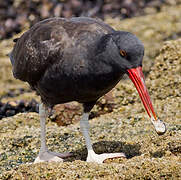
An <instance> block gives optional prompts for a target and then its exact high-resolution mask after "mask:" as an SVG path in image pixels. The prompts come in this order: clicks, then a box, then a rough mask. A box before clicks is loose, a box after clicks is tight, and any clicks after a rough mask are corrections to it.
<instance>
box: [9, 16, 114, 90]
mask: <svg viewBox="0 0 181 180" xmlns="http://www.w3.org/2000/svg"><path fill="white" fill-rule="evenodd" d="M111 32H113V29H112V28H111V27H109V26H108V25H106V24H104V23H103V22H102V21H98V20H94V19H91V18H72V19H63V18H50V19H47V20H44V21H41V22H39V23H37V24H35V25H34V26H33V27H32V28H31V29H30V30H29V31H27V32H25V33H24V34H23V35H22V36H21V37H20V38H19V39H18V40H17V42H16V44H15V47H14V49H13V51H12V53H11V59H12V60H13V74H14V76H15V77H16V78H17V79H20V80H23V81H27V82H29V83H30V85H32V86H33V85H34V84H36V82H37V81H39V80H40V79H41V78H42V76H43V75H44V73H45V72H46V70H47V69H48V68H49V67H51V66H52V65H53V64H55V63H59V64H61V61H62V60H63V56H64V54H65V53H66V50H67V49H71V47H74V46H77V45H79V46H81V47H83V46H84V48H85V47H86V46H87V45H89V44H90V42H91V41H94V40H95V39H96V37H97V35H98V34H107V33H111ZM82 37H83V38H82Z"/></svg>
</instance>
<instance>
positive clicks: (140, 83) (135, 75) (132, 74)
mask: <svg viewBox="0 0 181 180" xmlns="http://www.w3.org/2000/svg"><path fill="white" fill-rule="evenodd" d="M128 73H129V78H130V79H131V80H132V82H133V83H134V85H135V87H136V89H137V91H138V93H139V95H140V98H141V100H142V102H143V105H144V107H145V109H146V111H147V113H148V115H149V117H150V118H151V117H154V119H155V120H157V117H156V114H155V112H154V109H153V105H152V102H151V99H150V96H149V93H148V90H147V88H146V85H145V81H144V75H143V71H142V67H137V68H132V69H129V70H128Z"/></svg>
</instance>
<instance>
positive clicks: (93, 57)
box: [9, 17, 166, 163]
mask: <svg viewBox="0 0 181 180" xmlns="http://www.w3.org/2000/svg"><path fill="white" fill-rule="evenodd" d="M9 57H10V61H11V64H12V73H13V75H14V77H15V78H16V79H19V80H22V81H25V82H28V84H29V85H30V87H31V88H32V89H33V90H35V91H36V93H37V94H38V95H39V96H40V97H41V103H40V105H39V115H40V127H41V132H40V137H41V147H40V151H39V154H38V156H37V158H36V159H35V161H34V163H39V162H50V161H57V162H62V161H63V159H64V158H67V157H69V156H71V153H58V152H52V151H49V150H48V147H47V144H46V137H45V136H46V127H45V122H46V118H47V116H48V110H49V109H52V108H53V106H55V105H56V104H61V103H67V102H71V101H77V102H79V103H80V104H82V106H83V113H82V118H81V120H80V131H81V132H82V134H83V136H84V138H85V143H86V147H87V151H88V155H87V159H86V161H87V162H97V163H103V162H104V161H105V160H106V159H109V158H116V157H122V156H123V157H125V155H124V154H123V153H121V152H120V153H103V154H96V153H95V151H94V150H93V147H92V142H91V139H90V134H89V113H90V111H91V109H92V108H93V106H94V105H95V103H96V102H97V101H98V100H99V98H100V97H102V96H103V95H104V94H106V93H107V92H109V91H110V90H111V89H113V88H114V87H115V86H116V84H117V83H118V82H119V81H120V80H121V78H122V77H123V75H124V74H127V75H128V76H129V78H130V79H131V81H132V82H133V84H134V85H135V87H136V89H137V91H138V93H139V95H140V98H141V100H142V102H143V105H144V107H145V109H146V111H147V113H148V116H149V118H150V119H151V122H152V123H153V125H154V127H155V130H156V131H157V133H158V134H163V133H165V131H166V126H165V123H164V122H163V121H161V120H159V119H158V118H157V115H156V113H155V111H154V108H153V105H152V102H151V99H150V96H149V93H148V90H147V88H146V85H145V79H144V75H143V71H142V61H143V57H144V45H143V43H142V42H141V41H140V40H139V39H138V38H137V37H136V36H135V35H134V34H132V33H130V32H127V31H117V30H114V29H113V28H112V27H111V26H109V25H108V24H106V23H104V22H103V21H102V20H99V19H95V18H88V17H72V18H61V17H53V18H48V19H45V20H42V21H40V22H38V23H36V24H35V25H33V26H32V27H31V28H30V29H29V30H28V31H26V32H25V33H24V34H23V35H22V36H21V37H20V38H17V39H15V44H14V48H13V50H12V51H11V52H10V54H9Z"/></svg>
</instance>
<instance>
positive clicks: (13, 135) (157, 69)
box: [0, 5, 181, 180]
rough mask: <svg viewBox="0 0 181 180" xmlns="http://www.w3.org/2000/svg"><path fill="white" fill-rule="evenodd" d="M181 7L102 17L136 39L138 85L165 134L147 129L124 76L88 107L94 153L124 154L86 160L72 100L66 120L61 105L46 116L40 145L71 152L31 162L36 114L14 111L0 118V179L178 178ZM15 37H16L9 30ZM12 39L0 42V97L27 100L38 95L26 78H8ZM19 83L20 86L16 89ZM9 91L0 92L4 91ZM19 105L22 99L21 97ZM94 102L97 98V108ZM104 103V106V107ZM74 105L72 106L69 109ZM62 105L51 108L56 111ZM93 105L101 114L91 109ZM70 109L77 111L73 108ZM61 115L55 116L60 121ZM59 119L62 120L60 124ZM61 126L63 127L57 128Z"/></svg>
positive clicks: (36, 148) (148, 125) (37, 143)
mask: <svg viewBox="0 0 181 180" xmlns="http://www.w3.org/2000/svg"><path fill="white" fill-rule="evenodd" d="M180 15H181V6H179V5H177V6H173V7H165V8H163V10H162V11H161V12H159V13H156V14H152V15H147V16H142V17H135V18H132V19H127V20H122V21H120V20H118V19H111V18H106V19H105V21H106V22H108V23H109V24H111V25H112V26H113V27H115V28H116V29H119V30H122V29H123V30H127V31H131V32H133V33H135V34H136V35H137V36H138V37H139V38H140V39H142V41H143V42H144V45H145V48H146V55H145V59H144V65H143V66H144V72H145V73H146V84H147V87H148V89H149V92H150V95H151V97H152V100H153V104H154V107H155V109H156V112H157V114H158V117H159V118H160V119H161V120H163V121H164V122H165V123H166V126H167V132H166V133H165V134H164V135H162V136H158V135H157V134H156V132H155V131H154V127H153V126H152V124H151V122H150V120H149V118H148V116H147V114H146V113H145V111H144V109H143V106H142V105H141V102H140V99H139V97H138V94H137V92H136V90H135V89H134V87H133V84H132V83H131V82H130V81H129V80H127V79H124V80H123V81H121V82H120V83H119V84H118V85H117V86H116V87H115V88H114V90H113V91H112V93H111V99H110V98H108V97H106V98H105V97H104V98H102V99H101V100H100V102H101V103H98V104H97V105H96V106H95V107H94V109H93V111H92V113H93V114H92V119H91V120H90V124H91V139H92V141H93V143H94V145H93V147H94V149H95V151H96V152H97V153H103V152H124V153H125V154H126V156H127V158H119V159H111V160H107V161H106V162H105V163H104V164H95V163H86V162H85V159H86V154H87V152H86V147H85V142H84V139H83V137H82V135H81V133H80V128H79V123H77V122H78V119H79V118H80V115H81V107H80V106H78V105H77V104H74V105H75V108H73V110H70V111H71V112H72V115H71V116H68V118H69V119H71V118H73V120H72V121H71V122H69V123H68V124H69V125H68V124H66V123H65V121H66V120H67V114H70V113H69V109H71V108H67V109H68V110H67V111H66V113H67V114H66V113H65V111H63V110H61V111H60V112H61V113H60V114H58V116H59V121H58V122H59V124H58V125H59V126H58V125H57V124H56V123H54V122H52V120H51V119H49V120H48V122H47V143H48V146H49V148H50V149H51V150H54V151H59V152H67V151H69V152H72V153H73V157H71V158H68V159H66V160H65V162H64V163H41V164H32V162H33V161H34V159H35V157H36V156H37V154H38V151H39V146H40V139H39V132H40V127H39V116H38V113H36V112H26V113H19V114H16V115H14V116H11V117H8V118H6V117H3V118H2V119H1V120H0V137H1V138H0V179H3V180H5V179H52V180H53V179H180V178H181V111H180V109H181V39H179V38H181V34H180V33H181V31H180V29H181V20H180ZM17 36H18V35H17ZM12 46H13V43H12V39H9V40H3V41H1V42H0V49H3V51H0V58H1V59H0V61H1V66H0V96H1V97H2V99H1V101H2V103H7V102H17V103H19V102H18V100H23V101H24V102H29V101H31V100H32V99H35V100H36V101H37V102H39V98H38V97H37V96H36V94H35V93H34V92H32V91H29V87H28V85H27V84H25V83H22V82H20V81H18V80H15V79H14V78H13V77H12V73H11V65H10V62H9V60H8V58H7V56H6V54H7V53H8V52H9V51H10V49H11V48H12ZM21 88H23V89H24V90H23V92H21V93H19V92H20V89H21ZM10 92H11V93H13V95H12V96H8V95H7V94H8V93H10ZM25 104H26V103H25ZM102 104H105V105H104V106H103V105H102ZM107 104H110V106H111V109H109V108H110V106H107ZM77 107H78V109H76V108H77ZM60 109H62V107H58V108H57V109H55V111H56V112H58V111H59V110H60ZM99 110H101V111H102V113H98V112H99ZM75 112H78V113H77V114H75ZM60 119H63V121H60ZM61 123H62V124H61ZM62 125H68V126H62Z"/></svg>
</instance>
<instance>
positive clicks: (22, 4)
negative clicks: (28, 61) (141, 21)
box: [0, 0, 181, 40]
mask: <svg viewBox="0 0 181 180" xmlns="http://www.w3.org/2000/svg"><path fill="white" fill-rule="evenodd" d="M180 3H181V1H180V0H0V40H1V39H6V38H10V37H12V35H13V34H16V33H19V32H21V31H22V29H23V28H24V27H25V25H27V24H28V25H29V26H32V25H33V24H35V23H36V22H38V21H40V20H42V19H45V18H49V17H55V16H56V17H66V18H69V17H73V16H88V17H98V18H101V19H103V20H104V19H105V18H106V17H112V18H115V17H117V18H120V19H125V18H131V17H134V16H140V15H145V14H153V13H157V12H160V10H161V7H162V6H163V5H176V4H180Z"/></svg>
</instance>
